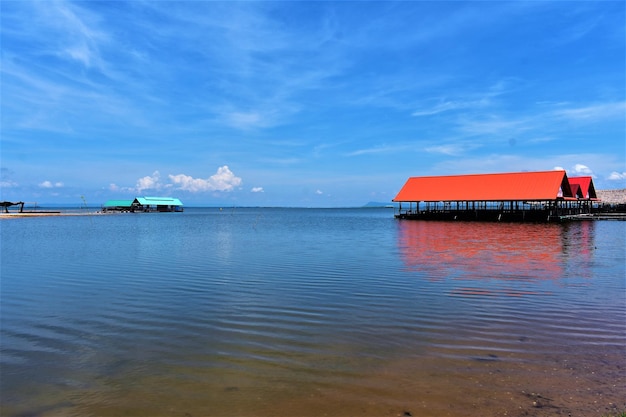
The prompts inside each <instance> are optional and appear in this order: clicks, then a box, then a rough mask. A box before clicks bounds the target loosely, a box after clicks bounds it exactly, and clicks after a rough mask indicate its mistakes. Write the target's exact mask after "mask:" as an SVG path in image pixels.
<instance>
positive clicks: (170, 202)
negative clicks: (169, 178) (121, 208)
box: [132, 197, 183, 212]
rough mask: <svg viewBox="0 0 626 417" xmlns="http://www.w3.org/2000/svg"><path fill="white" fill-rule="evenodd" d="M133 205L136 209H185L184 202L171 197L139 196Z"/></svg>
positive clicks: (161, 210)
mask: <svg viewBox="0 0 626 417" xmlns="http://www.w3.org/2000/svg"><path fill="white" fill-rule="evenodd" d="M132 207H133V210H134V211H160V212H167V211H183V203H182V202H181V201H180V200H179V199H178V198H171V197H137V198H135V200H134V201H133V204H132Z"/></svg>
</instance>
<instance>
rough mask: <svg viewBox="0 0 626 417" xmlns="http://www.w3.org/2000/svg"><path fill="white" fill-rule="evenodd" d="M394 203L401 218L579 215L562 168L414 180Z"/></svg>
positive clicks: (582, 185)
mask: <svg viewBox="0 0 626 417" xmlns="http://www.w3.org/2000/svg"><path fill="white" fill-rule="evenodd" d="M576 184H577V185H578V187H579V188H580V189H581V190H583V189H588V186H586V185H585V184H586V183H585V181H580V182H576ZM585 187H586V188H585ZM583 200H584V198H583ZM393 201H394V202H397V203H400V206H399V208H400V210H399V213H398V214H397V215H396V217H399V218H423V219H427V218H433V219H464V220H522V221H523V220H532V221H550V220H555V219H558V218H559V217H560V216H564V215H569V214H580V213H581V199H579V198H577V196H576V195H575V194H574V193H573V192H572V187H571V186H570V182H569V180H568V178H567V174H566V173H565V171H562V170H558V171H539V172H514V173H498V174H472V175H448V176H428V177H411V178H409V179H408V180H407V181H406V183H405V184H404V186H403V187H402V188H401V189H400V191H399V192H398V194H397V195H396V197H395V198H394V199H393Z"/></svg>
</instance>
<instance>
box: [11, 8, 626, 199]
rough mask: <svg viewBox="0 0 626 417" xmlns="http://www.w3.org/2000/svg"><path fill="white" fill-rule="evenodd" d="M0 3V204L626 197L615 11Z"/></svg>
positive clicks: (624, 87) (623, 18) (623, 14)
mask: <svg viewBox="0 0 626 417" xmlns="http://www.w3.org/2000/svg"><path fill="white" fill-rule="evenodd" d="M1 7H2V13H1V22H0V23H1V29H0V30H1V36H2V38H1V41H2V44H1V47H2V67H1V75H2V79H1V91H0V98H1V107H2V108H1V110H2V114H1V123H2V125H1V135H2V137H1V140H2V142H1V162H2V166H1V169H2V178H1V195H0V199H1V200H22V201H31V202H33V201H36V202H39V203H70V204H77V205H79V204H82V198H84V199H85V200H86V201H87V202H88V203H89V204H95V205H99V204H103V203H104V202H106V200H108V199H111V198H132V197H135V196H142V195H148V196H174V197H178V198H180V199H181V200H182V201H183V202H184V203H185V204H187V205H223V204H228V205H242V206H245V205H267V206H312V207H318V206H322V207H337V206H360V205H363V204H365V203H367V202H368V201H382V202H389V201H390V200H391V199H392V198H393V197H394V196H395V194H396V193H397V192H398V191H399V189H400V188H401V187H402V185H403V184H404V182H405V180H406V179H407V178H408V177H409V176H422V175H448V174H467V173H489V172H512V171H536V170H551V169H554V168H555V167H561V168H564V169H566V170H567V172H568V175H570V176H576V175H593V177H594V183H595V185H596V188H597V189H608V188H624V187H626V149H625V147H626V143H625V142H626V97H625V95H626V75H625V74H626V47H625V42H626V41H625V40H626V34H625V27H626V11H625V3H624V2H623V1H615V2H613V1H592V2H586V1H575V2H566V1H558V2H544V1H530V2H521V1H515V2H496V1H494V2H489V1H480V2H440V1H437V2H425V1H414V2H331V1H318V2H307V1H299V2H296V1H293V2H254V1H250V2H206V1H187V2H185V1H176V2H174V1H145V2H144V1H132V2H118V1H104V2H94V1H89V2H86V1H85V2H67V1H38V2H29V1H3V2H2V3H1ZM81 196H82V198H81Z"/></svg>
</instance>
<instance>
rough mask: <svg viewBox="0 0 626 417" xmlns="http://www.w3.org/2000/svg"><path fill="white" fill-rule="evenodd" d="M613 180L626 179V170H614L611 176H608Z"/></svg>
mask: <svg viewBox="0 0 626 417" xmlns="http://www.w3.org/2000/svg"><path fill="white" fill-rule="evenodd" d="M607 179H609V180H611V181H621V180H626V172H621V173H620V172H617V171H613V172H611V175H609V177H608V178H607Z"/></svg>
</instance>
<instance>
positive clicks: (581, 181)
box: [568, 177, 598, 200]
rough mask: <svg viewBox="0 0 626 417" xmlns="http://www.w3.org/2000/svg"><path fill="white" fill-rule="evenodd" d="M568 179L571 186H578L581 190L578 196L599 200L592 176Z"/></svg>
mask: <svg viewBox="0 0 626 417" xmlns="http://www.w3.org/2000/svg"><path fill="white" fill-rule="evenodd" d="M568 181H569V185H570V187H576V188H577V189H578V190H579V193H578V196H577V197H578V198H583V199H589V200H598V196H597V194H596V188H595V187H594V186H593V179H592V178H591V177H569V179H568ZM574 195H576V194H574Z"/></svg>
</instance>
